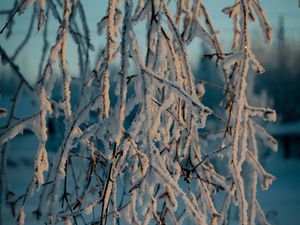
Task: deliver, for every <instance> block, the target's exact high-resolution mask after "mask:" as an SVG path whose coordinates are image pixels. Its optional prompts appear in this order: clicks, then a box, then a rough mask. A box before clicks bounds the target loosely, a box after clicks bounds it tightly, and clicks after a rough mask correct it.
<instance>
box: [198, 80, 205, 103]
mask: <svg viewBox="0 0 300 225" xmlns="http://www.w3.org/2000/svg"><path fill="white" fill-rule="evenodd" d="M196 93H197V95H198V97H199V99H201V98H202V97H203V95H204V94H205V87H204V83H203V82H201V81H200V82H199V83H198V84H196Z"/></svg>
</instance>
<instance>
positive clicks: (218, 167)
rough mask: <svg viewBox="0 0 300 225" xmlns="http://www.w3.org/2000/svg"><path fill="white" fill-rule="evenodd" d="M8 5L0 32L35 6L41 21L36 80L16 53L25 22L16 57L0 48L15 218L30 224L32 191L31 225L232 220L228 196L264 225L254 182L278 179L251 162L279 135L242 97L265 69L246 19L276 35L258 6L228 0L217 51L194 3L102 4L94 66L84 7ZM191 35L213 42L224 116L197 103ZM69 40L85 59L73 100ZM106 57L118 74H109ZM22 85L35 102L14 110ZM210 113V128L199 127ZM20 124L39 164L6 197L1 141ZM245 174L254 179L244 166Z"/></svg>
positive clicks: (245, 217) (248, 0)
mask: <svg viewBox="0 0 300 225" xmlns="http://www.w3.org/2000/svg"><path fill="white" fill-rule="evenodd" d="M15 3H16V4H15V6H14V8H13V9H12V10H9V11H7V12H6V11H4V12H2V13H1V14H2V15H3V14H4V15H8V21H7V23H6V24H5V26H4V27H3V29H2V30H1V33H2V34H3V33H5V32H6V34H7V36H10V34H11V33H10V32H11V29H12V27H13V19H14V18H15V16H16V14H17V13H19V14H21V13H23V12H24V11H25V10H29V9H30V8H32V10H33V16H32V18H33V19H32V21H34V18H35V16H37V17H38V20H37V29H38V31H39V33H41V35H42V36H43V46H44V48H43V52H42V57H41V60H40V64H39V65H36V66H38V67H39V68H41V69H40V70H39V71H40V77H39V80H38V81H37V83H36V84H34V85H33V86H32V85H31V84H30V83H28V82H27V81H26V79H25V76H24V75H23V74H22V71H20V70H19V69H18V66H17V64H16V63H15V61H14V58H15V56H16V55H18V53H19V52H20V51H22V48H23V45H24V44H26V43H27V42H28V38H29V37H30V34H31V32H33V28H32V26H33V25H31V27H30V28H29V29H28V33H27V35H26V37H25V39H24V41H23V43H22V45H20V47H19V48H18V49H17V51H16V52H15V54H14V55H13V56H10V55H8V54H7V52H6V50H5V48H4V47H3V46H0V54H1V58H2V62H3V63H7V64H9V66H10V67H11V68H12V69H13V70H14V71H15V74H16V76H17V77H18V79H19V85H18V88H17V89H16V92H15V94H14V97H13V100H14V101H13V104H12V107H11V108H10V109H1V116H4V117H6V118H8V120H7V124H6V126H5V127H4V128H3V129H2V130H1V134H0V143H2V146H1V159H2V160H1V161H2V164H1V172H2V176H1V181H2V182H1V184H2V185H1V193H7V194H6V195H5V196H4V197H3V198H2V201H6V202H7V204H9V205H11V206H12V209H13V211H14V213H15V215H16V216H15V218H16V219H17V222H18V223H19V224H24V223H25V222H26V218H25V216H26V215H28V212H27V211H28V210H27V209H26V206H27V203H28V201H29V199H30V198H31V196H32V195H34V196H35V195H39V196H40V202H39V203H37V207H38V208H37V209H36V210H35V212H34V213H35V214H36V215H37V219H39V222H40V223H43V222H44V221H45V222H46V223H47V224H56V223H61V222H64V223H65V224H71V223H74V224H116V223H118V224H136V225H138V224H150V223H151V224H154V223H158V224H185V223H192V224H214V225H215V224H228V222H229V220H230V215H229V208H230V207H233V206H232V205H234V204H236V205H238V207H237V210H238V212H239V221H240V222H239V223H240V224H243V225H245V224H255V221H256V220H258V221H259V222H260V223H261V224H268V222H267V221H266V218H265V216H264V213H263V210H262V209H261V207H260V204H259V202H258V200H257V198H256V188H257V183H258V182H259V183H260V185H261V187H262V188H263V189H267V188H268V187H269V185H270V184H271V183H272V181H273V180H274V176H272V175H271V174H269V173H267V172H266V171H265V170H264V169H263V167H262V166H261V164H260V163H259V160H258V155H259V152H258V147H257V136H260V137H261V138H263V140H265V141H264V142H265V144H267V145H268V144H269V145H271V146H272V147H273V148H276V141H275V140H274V139H273V138H272V137H271V136H270V135H268V134H267V132H266V131H265V130H264V128H263V127H262V126H260V125H259V124H258V122H259V120H258V119H257V118H263V119H265V120H269V121H274V120H275V119H276V114H275V112H274V111H273V110H272V109H269V108H261V107H254V106H251V105H249V104H248V100H247V96H246V89H247V81H246V78H247V74H248V73H249V71H250V70H254V71H255V72H257V73H263V72H264V69H263V67H262V66H261V65H260V63H259V62H258V60H257V59H256V57H255V55H254V53H253V52H252V49H251V45H250V33H249V28H248V26H249V25H248V24H249V22H251V21H254V20H255V18H256V17H258V19H259V22H260V26H261V28H262V33H263V34H264V37H265V40H266V42H267V43H270V42H271V39H272V35H271V31H272V29H271V27H270V25H269V23H268V22H267V19H266V16H265V15H264V12H263V9H262V8H261V6H260V3H259V1H258V0H241V1H235V3H234V4H233V5H232V6H229V7H226V8H224V9H223V12H224V13H225V14H227V15H228V16H229V17H230V18H232V20H233V32H234V39H233V47H232V52H231V53H224V51H223V48H222V45H221V44H220V42H219V39H218V35H217V33H216V32H215V29H214V27H213V24H212V22H211V19H210V16H209V13H208V11H207V9H206V7H205V5H204V3H202V2H201V1H199V0H193V1H189V0H186V1H184V0H180V1H165V0H147V1H143V0H139V1H138V2H132V0H124V1H120V0H109V1H108V2H107V10H106V14H105V15H104V16H103V18H102V19H101V20H100V22H99V23H98V24H97V26H98V32H99V33H100V34H101V32H105V37H106V41H105V42H106V45H105V47H104V48H103V49H102V51H101V53H100V54H99V57H98V58H97V60H96V63H95V65H94V66H93V67H91V66H90V64H91V59H90V51H91V50H92V48H93V46H92V43H90V32H89V27H88V26H87V24H88V23H87V19H88V16H87V15H86V12H85V10H84V7H83V2H81V1H76V0H71V1H70V0H64V1H60V0H56V1H55V0H48V1H44V0H39V1H35V0H23V1H21V2H19V1H17V0H16V1H15ZM175 6H176V7H175ZM175 8H176V10H175V14H174V15H173V14H172V11H173V9H175ZM49 18H54V19H55V20H56V21H57V22H58V24H59V27H58V31H57V39H56V41H55V42H54V43H51V44H50V43H48V39H47V37H48V31H47V25H48V21H49ZM200 18H203V19H204V21H205V22H204V24H203V23H202V22H200ZM31 24H32V23H31ZM137 26H141V27H142V26H143V27H144V31H145V33H146V42H145V43H146V44H145V46H144V45H143V40H142V39H141V38H138V37H137V35H136V31H135V28H136V27H137ZM195 38H200V39H202V40H203V41H205V42H207V43H208V44H209V46H210V48H211V54H210V57H211V58H213V59H215V58H216V63H217V64H218V65H221V66H222V68H223V74H224V88H223V91H224V100H223V106H222V107H221V109H222V112H223V113H222V114H219V113H217V112H215V111H213V110H211V109H210V108H208V107H206V106H205V105H203V103H202V101H201V100H202V97H203V95H204V93H205V87H204V85H203V83H201V82H200V83H196V82H195V78H194V75H193V73H192V70H191V65H190V63H189V59H188V53H187V51H186V46H187V45H189V44H190V43H191V41H192V40H193V39H195ZM69 39H70V40H72V41H73V42H74V43H75V44H76V46H77V49H78V60H79V61H78V64H79V65H80V77H79V78H76V82H78V83H80V90H79V93H80V94H79V97H78V98H77V99H76V101H74V100H73V99H74V98H75V97H74V92H70V84H71V82H72V80H74V79H75V78H72V76H71V75H70V73H69V68H68V62H67V61H68V60H70V59H72V58H71V57H70V55H68V41H69ZM49 44H50V45H51V48H50V49H49V48H48V45H49ZM44 64H45V65H44ZM113 65H117V67H116V68H119V70H118V71H117V72H115V73H112V68H113ZM57 66H59V70H58V68H57ZM56 74H58V76H59V77H60V78H61V79H62V85H61V86H62V96H61V99H58V100H57V99H55V98H54V97H53V95H55V93H57V90H56V89H55V88H54V85H53V84H54V83H55V82H59V80H58V79H57V76H56ZM200 76H201V75H200ZM113 86H114V87H115V88H114V90H112V87H113ZM23 92H27V93H29V94H30V96H31V97H32V99H38V102H39V110H37V112H33V113H32V114H31V115H30V116H26V117H24V118H18V117H17V116H16V112H15V111H16V105H17V104H19V101H20V100H19V99H20V96H22V94H23ZM77 92H78V90H77ZM72 102H73V103H72ZM75 102H76V104H75ZM2 112H3V113H2ZM6 114H7V115H6ZM207 117H209V118H211V120H213V121H214V122H213V124H216V125H214V126H207V125H206V119H207ZM47 121H52V122H51V123H52V124H53V121H56V123H55V122H54V124H57V121H64V125H63V126H61V128H60V129H61V131H62V133H63V138H62V139H61V140H59V141H60V147H59V149H58V151H57V152H56V154H55V156H54V157H53V158H52V159H51V163H49V162H48V153H49V149H47V142H48V132H47ZM216 121H218V122H216ZM48 124H50V123H48ZM49 126H50V125H48V128H49ZM203 128H205V129H206V131H205V133H204V132H203ZM25 129H26V130H30V131H31V132H32V133H33V134H34V135H35V136H36V138H37V139H38V141H39V145H38V148H37V153H36V156H35V165H34V172H33V176H32V181H31V183H30V185H29V186H28V188H27V189H26V192H25V194H24V195H21V196H18V197H17V198H16V197H15V198H13V199H11V198H10V197H9V190H8V189H7V186H6V185H5V184H6V181H4V180H3V178H4V177H5V164H6V163H5V162H6V155H7V151H11V150H12V149H9V147H8V144H7V143H8V142H10V141H11V140H12V139H14V138H15V137H16V136H17V135H18V134H21V133H22V132H23V130H25ZM215 129H217V130H215ZM212 139H214V141H212ZM221 156H223V157H221ZM246 168H248V169H249V170H250V176H249V175H246V174H243V173H242V172H243V171H242V169H243V170H244V169H246ZM245 184H247V185H245ZM247 187H248V188H247ZM220 202H222V203H221V204H220Z"/></svg>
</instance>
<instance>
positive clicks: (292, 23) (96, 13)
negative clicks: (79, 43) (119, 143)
mask: <svg viewBox="0 0 300 225" xmlns="http://www.w3.org/2000/svg"><path fill="white" fill-rule="evenodd" d="M83 2H84V1H83ZM203 2H204V4H205V5H206V6H207V7H208V10H209V13H210V15H211V17H212V20H213V23H214V25H215V29H216V30H219V31H220V39H221V41H222V42H223V43H225V49H226V47H227V49H228V48H229V47H230V46H231V44H230V40H231V39H232V23H231V20H230V19H229V18H228V17H227V16H226V15H224V14H223V13H221V10H222V8H224V7H225V6H229V5H230V4H233V3H232V2H233V1H221V0H203ZM260 2H261V5H262V6H263V8H264V9H265V12H266V15H267V17H268V19H269V21H270V23H271V24H272V26H273V30H274V32H273V37H274V38H276V28H277V25H278V20H279V17H280V16H284V21H285V22H284V24H285V28H286V36H287V38H290V39H292V40H294V41H298V40H299V34H300V24H299V19H300V8H298V1H297V0H261V1H260ZM11 4H13V1H12V0H10V1H2V3H1V8H2V9H8V8H9V7H10V6H11ZM84 6H85V9H86V11H87V12H88V13H87V17H88V22H89V24H90V29H91V38H92V43H93V44H94V45H95V48H99V47H100V46H101V44H102V43H103V40H104V37H103V36H102V37H100V36H98V35H97V32H96V23H97V22H98V21H99V20H100V18H101V17H102V16H103V15H104V13H105V9H106V1H104V0H88V3H87V4H84ZM30 16H31V10H27V11H26V12H25V13H24V14H22V15H19V16H17V17H16V24H15V27H14V30H13V32H14V33H13V36H12V37H11V38H10V39H9V40H6V39H5V38H4V36H5V34H2V35H0V42H1V46H4V48H5V49H6V51H7V52H8V53H9V54H10V55H11V54H12V53H13V52H14V50H15V48H16V46H17V45H18V43H20V42H21V40H22V38H23V37H24V35H25V33H26V30H27V28H28V26H29V21H30ZM5 21H6V18H5V17H3V16H1V17H0V26H1V27H2V26H3V25H4V23H5ZM35 23H36V21H35ZM35 26H36V25H35ZM56 29H57V24H56V23H54V22H53V23H51V26H50V32H51V34H52V36H53V37H52V39H51V40H50V44H53V43H54V40H55V36H56ZM137 30H138V32H139V29H137ZM251 31H252V39H254V38H258V39H259V38H262V34H261V33H260V32H258V31H260V28H259V25H258V22H255V23H254V24H253V25H251ZM140 32H141V34H140V36H141V37H144V36H145V34H144V31H143V30H142V29H141V30H140ZM41 36H42V32H37V30H36V29H35V31H34V32H33V35H32V38H31V40H30V42H29V44H28V45H27V46H26V47H25V48H24V51H23V53H22V54H20V56H19V57H18V58H17V59H16V62H17V63H18V64H19V65H20V67H21V70H23V71H25V72H24V73H25V74H28V75H27V77H28V79H29V80H30V81H32V82H33V81H34V80H35V77H36V75H37V69H36V68H37V66H36V65H37V62H38V61H39V57H40V56H39V52H40V51H41V49H42V42H41V38H40V37H41ZM102 45H103V44H102ZM271 48H272V46H271ZM69 49H70V54H71V55H76V54H77V53H76V51H75V48H74V46H73V45H72V44H70V47H69ZM189 49H190V51H191V52H190V55H192V56H193V57H191V60H192V63H196V60H197V57H194V56H198V55H199V50H200V42H199V41H196V42H195V43H193V45H192V47H190V48H189ZM95 52H97V51H95ZM71 61H75V62H76V59H75V60H73V59H69V64H70V65H71V66H70V68H71V69H70V70H71V73H76V70H77V69H76V68H77V67H76V63H75V64H74V65H72V62H71ZM1 67H2V65H1V66H0V69H1ZM72 68H73V69H72Z"/></svg>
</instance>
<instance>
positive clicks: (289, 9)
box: [0, 0, 300, 225]
mask: <svg viewBox="0 0 300 225" xmlns="http://www.w3.org/2000/svg"><path fill="white" fill-rule="evenodd" d="M89 2H90V3H89V4H86V8H85V10H86V12H88V13H87V16H88V18H87V21H88V23H89V26H90V28H91V30H90V35H91V42H92V43H93V45H94V48H95V51H94V52H93V53H92V54H91V56H90V57H91V59H93V58H96V57H95V56H96V55H97V54H99V49H101V48H102V46H103V45H104V40H105V39H104V37H103V36H99V35H98V34H97V28H96V23H97V22H98V21H99V20H100V19H101V18H102V16H103V15H104V13H105V9H106V5H105V4H104V1H96V0H89ZM203 2H204V3H205V4H206V5H207V7H208V9H209V12H210V15H211V17H212V22H213V24H214V26H215V29H216V30H219V32H220V35H219V38H220V40H221V43H223V44H224V49H225V52H230V51H231V50H230V48H231V45H232V24H231V20H230V19H228V18H227V16H225V15H224V14H222V13H221V10H222V8H223V7H225V6H227V5H230V4H231V2H228V1H219V0H205V1H203ZM12 4H13V1H2V2H1V6H0V11H1V10H6V9H10V8H11V7H12ZM261 4H262V6H263V8H264V10H265V13H266V15H267V18H268V19H269V21H270V23H271V24H272V27H273V43H272V44H271V45H270V46H269V45H267V44H265V43H264V41H263V37H262V34H261V32H260V27H259V25H258V21H256V22H254V23H252V24H251V41H252V48H253V49H254V51H255V54H256V57H257V58H258V60H259V61H260V62H261V64H262V65H263V66H264V68H265V70H266V72H265V73H264V74H263V75H256V74H254V73H253V74H250V75H249V85H248V91H249V93H248V95H249V97H250V98H251V101H252V103H253V104H257V105H263V106H267V107H270V108H274V109H275V110H276V111H277V117H278V119H277V122H276V123H274V124H266V125H265V126H266V128H267V130H268V131H269V132H270V133H271V134H272V135H273V136H274V137H275V138H276V139H277V141H278V143H279V149H278V152H277V153H273V152H271V151H270V150H268V149H265V150H263V154H262V156H261V157H262V158H261V161H262V163H263V165H264V167H265V169H266V171H268V172H270V173H272V174H273V175H275V176H276V177H277V180H276V181H275V182H274V183H273V185H272V186H271V187H270V189H269V190H268V191H259V193H258V195H259V200H260V202H261V204H262V206H263V208H264V211H265V212H266V215H267V219H268V220H269V221H270V223H271V224H274V225H297V224H299V222H298V221H300V214H299V212H300V23H299V20H300V8H298V1H296V0H285V1H283V0H272V1H269V0H262V1H261ZM31 15H32V11H31V10H27V11H26V12H25V13H24V14H22V15H20V16H17V17H16V19H15V25H14V28H13V30H12V35H11V36H10V37H9V39H7V38H6V34H5V33H3V34H1V35H0V43H1V44H0V45H1V46H2V47H3V48H4V49H5V50H6V52H7V53H8V54H9V55H10V56H14V54H15V52H16V50H17V49H18V47H19V46H20V45H22V41H23V40H24V37H25V36H26V33H27V31H28V29H30V26H31V25H32V23H33V21H31ZM6 19H7V17H4V16H2V15H0V27H2V26H3V25H4V24H5V22H6ZM34 22H35V23H36V21H34ZM34 26H35V25H34ZM56 27H57V23H56V22H55V21H53V23H51V24H50V26H49V28H48V29H49V33H50V34H52V40H49V43H50V45H51V43H53V41H54V40H55V38H56V33H57V31H56ZM138 29H139V28H137V30H138ZM140 32H141V38H143V37H145V33H144V30H143V29H142V28H141V30H140ZM41 37H42V34H41V32H37V31H34V32H33V35H31V36H30V39H29V41H28V43H27V45H26V46H25V47H24V49H23V50H22V51H21V52H20V54H18V55H17V56H16V57H14V60H15V62H16V64H17V65H19V69H20V71H22V72H23V74H25V75H26V79H27V80H28V82H30V83H31V84H34V83H35V82H36V80H37V77H38V71H39V68H38V66H37V65H38V63H39V60H40V57H41V51H42V41H41V40H42V39H41ZM74 46H75V45H74V43H72V42H70V45H69V55H70V56H71V57H70V58H69V61H68V63H69V67H70V72H71V74H72V76H73V77H74V78H76V77H78V76H79V74H78V65H77V58H76V57H77V56H76V55H77V52H76V48H75V47H74ZM188 51H189V56H190V61H191V63H192V67H193V72H194V74H195V77H196V79H199V80H204V81H207V83H212V84H217V85H222V82H223V81H222V77H221V72H220V68H219V67H217V66H216V64H215V60H212V59H210V58H209V57H206V56H205V54H208V53H210V52H209V48H208V46H206V45H205V44H204V43H202V42H201V41H199V40H198V41H194V42H193V43H192V45H191V46H190V47H189V48H188ZM93 63H94V61H92V66H93V65H94V64H93ZM13 73H14V72H13V70H11V68H10V67H9V66H8V65H7V64H5V63H0V95H1V97H0V107H9V106H10V104H11V103H10V97H11V95H12V94H13V93H14V92H15V90H16V88H17V85H18V82H17V79H16V76H15V74H13ZM72 88H76V87H75V85H73V87H72ZM221 98H222V92H221V91H220V90H219V89H218V88H216V87H215V86H214V85H207V86H206V95H205V96H204V98H203V101H204V104H206V105H208V106H210V107H215V105H216V104H217V103H218V102H220V99H221ZM28 104H34V103H32V102H26V100H24V102H22V104H21V105H20V106H19V107H20V108H22V107H24V110H23V112H24V113H25V114H26V106H27V105H28ZM216 110H217V108H216ZM27 113H30V112H27ZM23 116H24V115H23ZM5 122H6V121H5V120H3V119H0V126H3V125H4V124H5ZM24 141H25V140H24ZM27 141H28V140H27ZM25 142H26V141H25ZM21 143H22V142H21ZM30 143H32V142H30ZM23 144H26V143H23ZM12 145H13V146H14V145H15V146H14V147H13V146H11V148H15V149H14V151H15V152H14V153H11V154H10V155H9V158H8V168H9V170H11V171H13V170H12V168H15V167H19V168H23V169H24V168H28V167H29V166H28V165H29V164H30V159H28V156H27V154H26V152H24V151H23V150H21V146H20V144H17V143H14V142H13V143H12ZM54 145H55V143H54ZM18 149H20V150H18ZM18 151H19V152H18ZM15 155H19V156H20V158H21V163H20V162H19V161H18V159H17V158H16V157H15ZM11 174H12V175H16V174H14V172H11ZM16 177H17V175H16ZM22 182H23V181H22V179H21V180H20V179H16V180H11V184H10V185H11V186H17V185H19V184H20V183H22ZM24 182H25V181H24Z"/></svg>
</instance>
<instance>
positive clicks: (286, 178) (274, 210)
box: [258, 146, 300, 225]
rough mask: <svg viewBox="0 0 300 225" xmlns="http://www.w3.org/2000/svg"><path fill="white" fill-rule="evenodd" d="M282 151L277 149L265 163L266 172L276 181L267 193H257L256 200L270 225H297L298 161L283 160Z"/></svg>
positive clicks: (299, 205) (299, 206)
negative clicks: (274, 177) (273, 176)
mask: <svg viewBox="0 0 300 225" xmlns="http://www.w3.org/2000/svg"><path fill="white" fill-rule="evenodd" d="M299 148H300V146H299ZM282 151H283V149H279V152H278V153H277V154H272V155H271V156H270V158H269V160H268V162H267V163H266V165H265V169H266V171H268V172H270V173H271V174H273V175H275V176H276V178H277V179H276V181H274V182H273V184H272V185H271V186H270V188H269V189H268V190H267V191H259V192H258V199H259V201H260V202H261V204H262V207H263V209H264V211H265V212H266V216H267V218H268V220H269V221H270V223H271V224H273V225H299V224H300V160H299V159H297V158H289V159H284V158H283V157H282V155H283V153H282ZM299 151H300V149H299Z"/></svg>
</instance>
